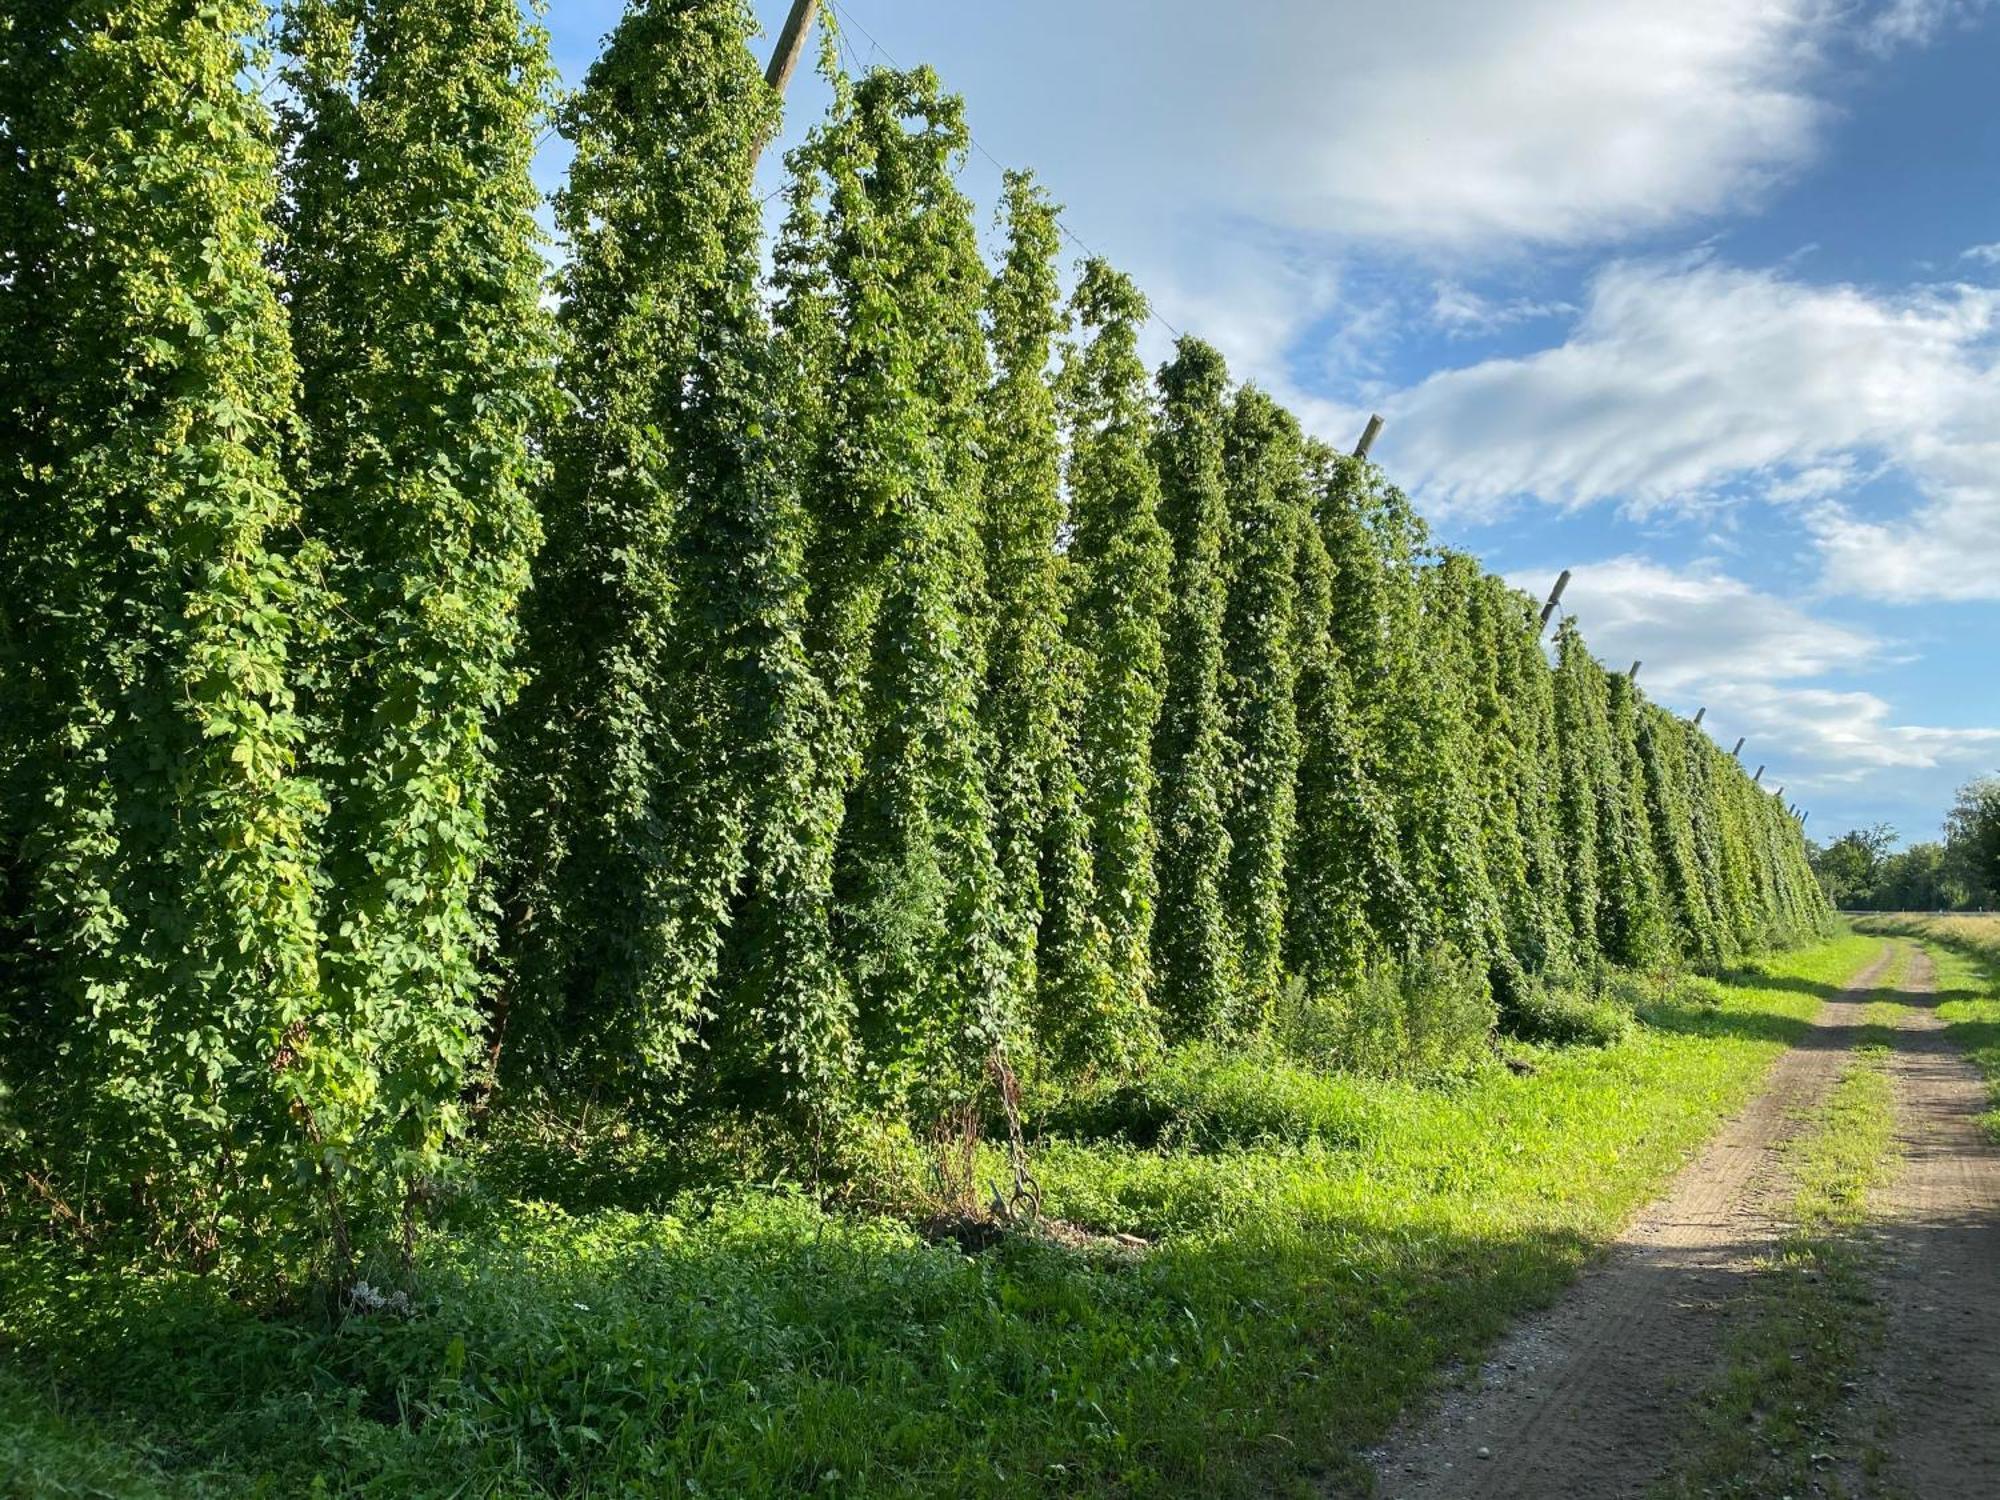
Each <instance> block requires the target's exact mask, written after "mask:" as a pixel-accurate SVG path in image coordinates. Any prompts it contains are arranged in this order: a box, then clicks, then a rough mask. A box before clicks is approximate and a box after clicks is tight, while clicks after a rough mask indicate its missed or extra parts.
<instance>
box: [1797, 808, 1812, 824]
mask: <svg viewBox="0 0 2000 1500" xmlns="http://www.w3.org/2000/svg"><path fill="white" fill-rule="evenodd" d="M1811 816H1812V809H1811V808H1810V807H1809V808H1807V809H1806V810H1805V811H1804V812H1802V813H1800V814H1799V827H1801V828H1803V827H1805V826H1806V819H1807V818H1810V817H1811Z"/></svg>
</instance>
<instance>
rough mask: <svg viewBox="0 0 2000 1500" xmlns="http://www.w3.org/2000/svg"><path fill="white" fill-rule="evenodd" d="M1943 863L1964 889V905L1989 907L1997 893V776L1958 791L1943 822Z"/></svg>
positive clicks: (1999, 800) (1999, 828) (1999, 826)
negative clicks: (1944, 862)
mask: <svg viewBox="0 0 2000 1500" xmlns="http://www.w3.org/2000/svg"><path fill="white" fill-rule="evenodd" d="M1944 839H1945V860H1946V863H1947V864H1948V865H1949V866H1950V868H1951V872H1952V874H1953V875H1955V876H1956V877H1957V878H1958V879H1959V880H1960V881H1962V882H1963V883H1964V885H1965V896H1966V904H1967V905H1970V906H1980V907H1985V906H1991V905H1992V904H1993V897H1994V893H1995V892H1996V891H2000V776H1980V777H1976V778H1974V779H1973V780H1971V781H1968V782H1967V783H1966V784H1965V785H1964V786H1962V787H1960V788H1959V789H1958V798H1957V800H1956V801H1955V802H1954V803H1953V804H1952V809H1951V811H1950V812H1949V813H1947V814H1946V815H1945V820H1944Z"/></svg>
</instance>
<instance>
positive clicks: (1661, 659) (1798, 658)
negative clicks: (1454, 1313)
mask: <svg viewBox="0 0 2000 1500" xmlns="http://www.w3.org/2000/svg"><path fill="white" fill-rule="evenodd" d="M1551 576H1553V574H1551ZM1514 581H1515V582H1516V583H1517V584H1518V585H1519V586H1520V587H1522V588H1525V589H1527V590H1529V591H1530V592H1531V593H1532V592H1539V591H1542V590H1545V589H1546V588H1547V587H1548V583H1549V579H1548V578H1535V577H1530V576H1525V575H1524V576H1521V577H1519V578H1517V579H1516V580H1514ZM1562 607H1563V610H1564V611H1565V612H1566V613H1568V614H1572V615H1575V616H1576V617H1577V621H1578V623H1579V624H1580V625H1581V626H1582V628H1583V633H1584V636H1585V638H1586V639H1588V640H1589V642H1590V644H1591V648H1592V649H1593V650H1594V651H1596V652H1597V653H1598V654H1599V655H1600V656H1602V657H1604V658H1605V659H1606V660H1608V661H1612V662H1616V663H1618V664H1620V665H1623V664H1624V663H1626V662H1630V661H1633V660H1638V659H1644V661H1645V663H1646V667H1645V671H1644V673H1643V674H1642V679H1643V681H1644V682H1645V683H1646V685H1647V687H1649V688H1651V689H1654V690H1656V691H1658V692H1662V693H1668V694H1679V693H1683V692H1684V691H1688V690H1692V689H1694V688H1697V687H1698V686H1700V685H1701V684H1703V683H1707V682H1714V681H1718V680H1723V679H1729V680H1735V681H1740V682H1778V681H1785V680H1791V679H1799V678H1812V677H1820V676H1823V675H1825V674H1826V673H1829V672H1834V671H1843V670H1848V671H1851V670H1856V669H1860V668H1864V667H1867V666H1870V665H1872V664H1874V663H1875V662H1876V661H1877V660H1879V659H1880V658H1881V656H1882V654H1883V651H1884V646H1883V643H1882V642H1881V641H1879V640H1877V639H1876V638H1875V637H1874V636H1872V635H1870V634H1868V633H1867V632H1865V631H1861V630H1856V629H1853V628H1851V627H1848V626H1845V625H1840V624H1837V623H1834V622H1832V621H1829V620H1824V619H1819V618H1816V617H1814V616H1813V615H1810V614H1808V613H1807V612H1806V611H1805V610H1803V609H1800V608H1799V607H1798V606H1797V605H1794V604H1792V603H1789V602H1788V601H1786V600H1783V599H1780V598H1777V597H1775V596H1773V595H1771V594H1767V593H1762V592H1760V591H1758V590H1757V589H1755V588H1752V587H1751V586H1750V585H1749V584H1747V583H1745V582H1743V581H1742V580H1741V579H1739V578H1734V577H1732V576H1730V575H1729V574H1727V573H1724V572H1722V571H1721V570H1719V569H1716V568H1710V567H1697V568H1692V569H1688V570H1677V569H1674V568H1669V567H1665V566H1662V565H1661V564H1659V563H1655V562H1650V561H1648V560H1646V559H1645V558H1641V557H1636V556H1624V557H1614V558H1610V559H1608V560H1606V561H1604V562H1596V563H1588V564H1580V565H1577V566H1576V567H1574V568H1573V569H1572V573H1571V577H1570V582H1569V587H1568V588H1567V589H1566V590H1565V591H1564V593H1563V603H1562Z"/></svg>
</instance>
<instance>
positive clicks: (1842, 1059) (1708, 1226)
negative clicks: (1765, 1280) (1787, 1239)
mask: <svg viewBox="0 0 2000 1500" xmlns="http://www.w3.org/2000/svg"><path fill="white" fill-rule="evenodd" d="M1894 954H1895V949H1894V947H1892V946H1891V945H1889V944H1884V946H1883V948H1882V951H1881V952H1880V953H1879V954H1878V955H1877V956H1876V958H1875V959H1874V960H1873V961H1872V962H1870V963H1869V964H1868V965H1867V967H1866V968H1864V969H1863V970H1862V971H1861V973H1859V974H1858V975H1857V976H1856V977H1855V978H1854V979H1853V980H1851V981H1850V982H1849V983H1848V985H1847V986H1846V988H1845V989H1844V990H1843V991H1842V992H1841V993H1840V994H1838V995H1837V996H1835V997H1833V998H1830V999H1829V1000H1828V1001H1827V1002H1826V1004H1825V1005H1824V1006H1823V1007H1822V1009H1821V1011H1820V1013H1819V1015H1818V1016H1817V1017H1816V1018H1815V1021H1814V1024H1813V1028H1812V1031H1811V1033H1810V1035H1809V1036H1808V1037H1807V1038H1806V1039H1805V1040H1804V1041H1802V1042H1801V1043H1799V1044H1798V1045H1797V1046H1794V1047H1793V1048H1791V1049H1790V1050H1789V1051H1787V1052H1786V1053H1785V1054H1784V1055H1783V1056H1782V1057H1780V1058H1779V1059H1778V1061H1777V1062H1776V1063H1775V1064H1773V1066H1772V1069H1771V1071H1770V1073H1769V1074H1768V1075H1767V1077H1766V1079H1765V1084H1764V1088H1763V1091H1762V1092H1761V1093H1760V1094H1759V1095H1758V1096H1757V1098H1756V1099H1755V1100H1754V1101H1752V1103H1751V1104H1750V1105H1749V1106H1748V1107H1747V1108H1745V1109H1744V1110H1743V1112H1742V1113H1740V1114H1739V1115H1737V1116H1736V1117H1735V1118H1734V1119H1733V1120H1731V1121H1730V1122H1729V1123H1728V1124H1727V1125H1725V1126H1724V1127H1723V1129H1722V1130H1721V1131H1719V1132H1718V1133H1717V1134H1716V1136H1715V1137H1714V1138H1713V1139H1711V1140H1710V1142H1709V1143H1708V1145H1707V1146H1706V1147H1705V1148H1704V1149H1703V1150H1702V1151H1701V1152H1700V1153H1699V1154H1698V1155H1697V1157H1696V1158H1695V1159H1694V1160H1693V1161H1692V1162H1691V1163H1689V1164H1688V1166H1687V1167H1685V1168H1684V1169H1683V1170H1682V1171H1681V1173H1680V1174H1679V1176H1678V1177H1677V1178H1676V1179H1675V1181H1674V1184H1673V1186H1672V1187H1671V1188H1670V1190H1669V1191H1668V1193H1667V1194H1666V1196H1665V1197H1663V1198H1661V1199H1660V1200H1658V1201H1657V1202H1655V1203H1654V1204H1653V1205H1652V1206H1651V1207H1649V1208H1647V1209H1646V1210H1645V1211H1644V1212H1642V1213H1641V1214H1640V1215H1639V1217H1638V1218H1637V1219H1636V1220H1634V1221H1633V1223H1632V1224H1631V1225H1630V1226H1629V1227H1628V1228H1627V1229H1626V1230H1625V1232H1624V1233H1623V1234H1622V1235H1620V1236H1619V1238H1618V1239H1617V1240H1616V1241H1615V1242H1614V1243H1613V1245H1612V1246H1611V1248H1610V1249H1609V1251H1608V1252H1607V1253H1606V1255H1605V1256H1604V1257H1603V1259H1602V1260H1601V1261H1599V1262H1598V1264H1597V1265H1595V1266H1594V1267H1592V1268H1591V1269H1590V1270H1589V1271H1587V1272H1586V1273H1585V1274H1584V1275H1583V1276H1582V1277H1581V1278H1580V1279H1579V1280H1578V1282H1577V1284H1576V1285H1575V1286H1574V1287H1573V1288H1572V1289H1571V1290H1570V1291H1569V1293H1568V1294H1566V1295H1565V1297H1564V1298H1563V1299H1562V1300H1561V1301H1560V1302H1559V1303H1558V1304H1556V1306H1555V1307H1553V1308H1551V1309H1550V1310H1548V1311H1547V1312H1545V1313H1542V1314H1539V1315H1537V1316H1534V1317H1532V1318H1529V1319H1527V1320H1525V1321H1523V1322H1522V1323H1521V1324H1520V1325H1519V1326H1517V1327H1516V1328H1515V1329H1514V1330H1513V1331H1512V1332H1511V1333H1509V1334H1508V1335H1507V1336H1506V1337H1505V1338H1504V1339H1502V1340H1501V1342H1500V1343H1499V1345H1497V1346H1496V1348H1495V1349H1494V1351H1493V1352H1492V1354H1491V1356H1490V1357H1489V1358H1488V1359H1487V1361H1486V1363H1485V1364H1484V1365H1483V1366H1482V1368H1481V1369H1480V1371H1479V1372H1478V1374H1477V1377H1476V1378H1474V1379H1471V1380H1468V1381H1467V1382H1465V1385H1464V1387H1463V1388H1461V1389H1455V1390H1451V1391H1448V1392H1446V1393H1445V1394H1444V1395H1443V1396H1442V1398H1441V1400H1440V1402H1439V1404H1438V1405H1437V1407H1435V1408H1434V1409H1431V1410H1429V1411H1427V1412H1422V1413H1415V1414H1413V1415H1412V1417H1411V1418H1410V1419H1408V1420H1406V1422H1405V1423H1404V1425H1403V1426H1401V1427H1399V1428H1398V1429H1397V1430H1396V1431H1395V1432H1394V1433H1392V1434H1391V1436H1390V1437H1389V1439H1388V1440H1387V1441H1386V1442H1385V1443H1384V1444H1383V1445H1382V1446H1381V1447H1380V1448H1378V1449H1376V1450H1375V1451H1374V1452H1373V1453H1372V1454H1370V1455H1369V1456H1370V1458H1371V1460H1372V1461H1373V1466H1374V1471H1375V1474H1376V1481H1377V1483H1376V1493H1377V1494H1379V1495H1382V1496H1386V1497H1400V1500H1444V1497H1473V1496H1478V1497H1492V1500H1510V1497H1520V1500H1526V1497H1535V1500H1547V1497H1557V1496H1579V1497H1581V1496H1590V1497H1593V1500H1595V1497H1607V1500H1608V1497H1614V1496H1635V1495H1643V1494H1645V1493H1646V1491H1647V1490H1648V1488H1649V1487H1651V1486H1652V1485H1653V1484H1655V1483H1656V1482H1657V1481H1658V1480H1660V1479H1661V1478H1662V1477H1663V1476H1664V1475H1665V1474H1666V1473H1667V1472H1668V1470H1669V1468H1670V1467H1671V1463H1672V1459H1673V1456H1674V1448H1675V1445H1676V1442H1677V1440H1678V1439H1679V1438H1680V1437H1681V1436H1682V1434H1683V1433H1684V1431H1685V1427H1684V1423H1685V1420H1686V1413H1687V1409H1688V1403H1689V1402H1690V1401H1691V1400H1692V1399H1693V1397H1694V1395H1695V1394H1696V1392H1697V1391H1699V1390H1700V1389H1701V1387H1702V1386H1703V1384H1704V1383H1705V1382H1706V1380H1707V1379H1708V1378H1709V1377H1711V1376H1712V1375H1713V1374H1714V1373H1715V1371H1716V1370H1717V1368H1718V1367H1719V1364H1720V1362H1721V1359H1722V1354H1723V1340H1724V1338H1725V1336H1726V1333H1727V1331H1728V1320H1729V1317H1730V1314H1731V1312H1732V1310H1733V1309H1734V1308H1735V1307H1736V1306H1737V1304H1738V1302H1739V1299H1740V1298H1741V1297H1742V1296H1743V1294H1744V1293H1745V1292H1746V1291H1747V1289H1748V1285H1749V1279H1750V1278H1751V1277H1753V1276H1754V1275H1755V1274H1756V1270H1757V1263H1758V1260H1759V1258H1760V1257H1762V1256H1764V1255H1765V1254H1767V1253H1768V1252H1769V1251H1770V1250H1771V1249H1772V1247H1773V1246H1774V1245H1775V1244H1776V1242H1777V1240H1778V1239H1779V1237H1780V1236H1781V1235H1782V1233H1783V1232H1784V1230H1785V1228H1786V1225H1785V1222H1784V1220H1783V1217H1782V1215H1783V1213H1784V1211H1785V1209H1786V1207H1787V1206H1788V1203H1789V1199H1790V1189H1791V1182H1790V1178H1789V1174H1788V1172H1787V1170H1786V1168H1785V1162H1784V1151H1783V1148H1784V1146H1785V1143H1786V1142H1787V1141H1788V1140H1789V1139H1790V1138H1791V1137H1792V1136H1793V1135H1794V1134H1796V1133H1797V1131H1798V1130H1799V1129H1800V1127H1801V1125H1802V1124H1803V1123H1804V1122H1805V1121H1806V1120H1807V1119H1808V1118H1809V1117H1810V1116H1811V1114H1812V1113H1813V1112H1814V1110H1815V1108H1816V1107H1817V1106H1818V1105H1819V1104H1820V1103H1821V1102H1822V1101H1823V1100H1824V1099H1825V1097H1826V1096H1827V1094H1828V1092H1829V1091H1830V1090H1831V1088H1832V1086H1833V1085H1834V1083H1835V1082H1836V1081H1837V1080H1838V1078H1839V1077H1840V1075H1841V1073H1842V1070H1843V1068H1844V1067H1845V1065H1846V1062H1847V1059H1848V1055H1849V1053H1850V1052H1851V1050H1852V1048H1853V1047H1854V1045H1855V1042H1856V1040H1857V1038H1858V1036H1859V1033H1860V1031H1861V1028H1862V1026H1863V1025H1864V1022H1865V1020H1866V1019H1867V1016H1866V1012H1867V1007H1868V1005H1869V1002H1870V1001H1871V1000H1872V999H1873V998H1875V996H1876V995H1877V993H1878V988H1877V987H1878V986H1879V984H1880V982H1881V979H1882V976H1883V975H1884V974H1885V973H1886V972H1887V971H1888V969H1889V966H1890V964H1891V962H1892V960H1893V958H1894ZM1908 974H1909V976H1910V978H1909V982H1908V984H1907V985H1906V988H1905V993H1904V994H1903V995H1902V996H1901V998H1903V999H1904V1001H1905V1008H1904V1010H1903V1011H1902V1015H1901V1025H1900V1028H1899V1029H1898V1030H1897V1031H1896V1033H1895V1036H1896V1045H1895V1046H1894V1047H1893V1048H1892V1055H1891V1060H1890V1064H1889V1066H1890V1068H1891V1077H1892V1079H1893V1084H1894V1089H1895V1097H1896V1106H1897V1118H1898V1122H1899V1128H1898V1138H1899V1145H1900V1147H1901V1149H1902V1151H1903V1153H1904V1161H1903V1164H1902V1165H1901V1166H1900V1167H1899V1168H1898V1169H1897V1171H1896V1173H1895V1175H1894V1177H1893V1178H1892V1181H1891V1183H1890V1185H1889V1186H1888V1187H1887V1188H1886V1189H1885V1190H1884V1191H1883V1192H1882V1193H1881V1194H1880V1195H1879V1196H1878V1199H1877V1202H1876V1205H1875V1207H1876V1210H1877V1212H1878V1213H1879V1214H1880V1217H1881V1220H1882V1223H1881V1226H1880V1227H1881V1231H1882V1233H1881V1243H1882V1244H1883V1246H1884V1248H1885V1250H1886V1251H1887V1265H1888V1270H1887V1271H1886V1272H1885V1276H1884V1282H1883V1289H1884V1300H1885V1304H1886V1308H1885V1311H1886V1314H1887V1318H1888V1327H1889V1336H1888V1340H1887V1347H1886V1348H1885V1349H1884V1351H1883V1354H1882V1356H1881V1359H1880V1367H1879V1369H1878V1370H1877V1371H1876V1372H1875V1374H1874V1377H1873V1379H1872V1380H1871V1381H1870V1382H1869V1385H1870V1398H1871V1399H1868V1400H1865V1401H1860V1402H1857V1403H1856V1406H1857V1408H1858V1407H1861V1406H1864V1405H1865V1406H1873V1407H1875V1408H1876V1412H1877V1415H1886V1416H1887V1417H1888V1419H1889V1420H1888V1422H1887V1424H1886V1425H1887V1427H1888V1430H1889V1431H1891V1432H1892V1433H1893V1434H1894V1436H1893V1439H1892V1441H1891V1444H1890V1450H1891V1451H1890V1467H1891V1474H1890V1476H1889V1477H1891V1478H1892V1480H1894V1482H1895V1488H1896V1489H1897V1490H1900V1491H1903V1492H1906V1493H1914V1494H1918V1495H1922V1496H1925V1497H1927V1500H1930V1497H1936V1500H1945V1497H1952V1496H1961V1495H1962V1496H1985V1495H1995V1494H2000V1467H1997V1466H1996V1465H2000V1457H1996V1451H1995V1449H1996V1444H2000V1423H1996V1421H1995V1413H1996V1412H2000V1151H1996V1150H1995V1149H1994V1147H1993V1146H1992V1145H1991V1144H1989V1143H1988V1142H1987V1141H1986V1140H1985V1138H1984V1137H1983V1136H1982V1135H1981V1133H1980V1130H1979V1126H1978V1124H1977V1119H1978V1115H1979V1113H1980V1111H1981V1110H1982V1109H1983V1108H1984V1107H1985V1093H1984V1088H1983V1085H1982V1084H1981V1083H1980V1080H1979V1078H1978V1076H1977V1074H1975V1073H1974V1072H1973V1070H1972V1069H1971V1067H1970V1066H1969V1065H1968V1064H1966V1063H1965V1062H1964V1060H1963V1059H1962V1058H1960V1057H1959V1056H1958V1055H1957V1053H1956V1052H1955V1051H1954V1050H1953V1049H1952V1048H1951V1046H1950V1044H1949V1043H1948V1042H1947V1041H1946V1040H1945V1038H1944V1036H1943V1032H1942V1028H1941V1025H1940V1023H1939V1022H1938V1021H1937V1019H1936V1016H1935V1014H1934V1013H1933V1007H1934V1005H1935V1001H1933V1000H1928V999H1927V998H1926V997H1927V996H1928V995H1929V993H1930V991H1931V989H1932V985H1931V982H1930V975H1931V969H1930V965H1929V963H1928V961H1927V960H1925V959H1924V958H1923V957H1922V955H1921V953H1913V954H1912V962H1911V964H1910V966H1909V969H1908Z"/></svg>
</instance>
